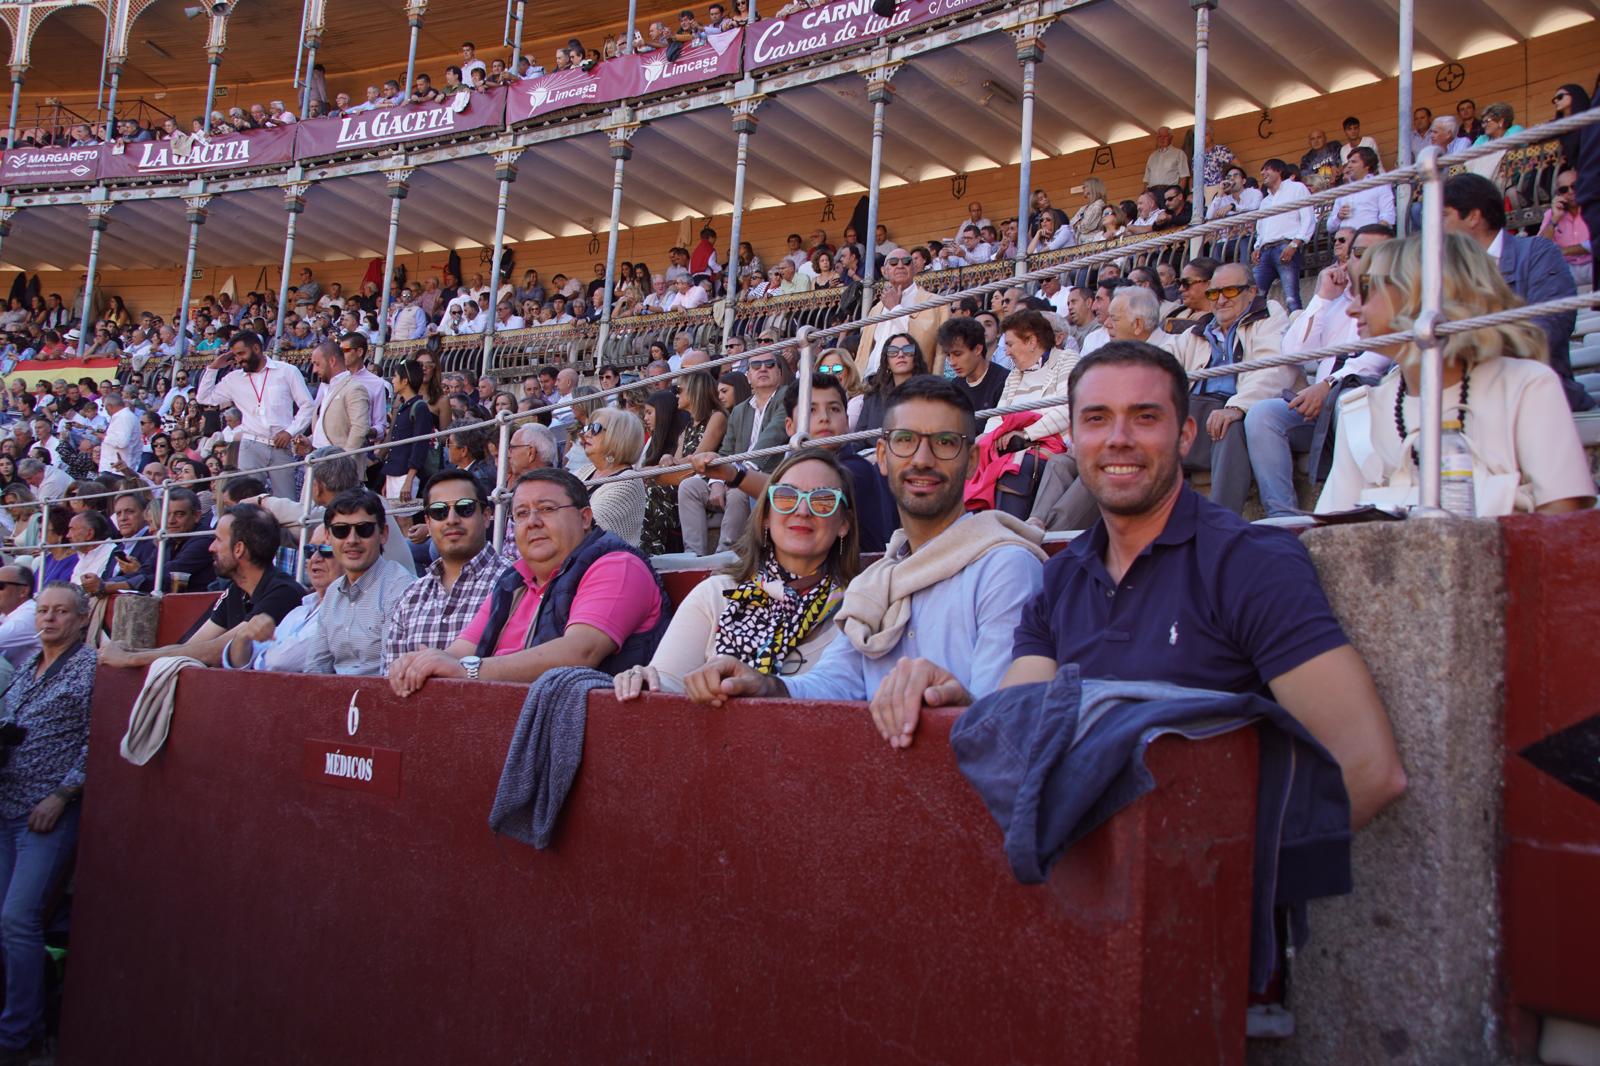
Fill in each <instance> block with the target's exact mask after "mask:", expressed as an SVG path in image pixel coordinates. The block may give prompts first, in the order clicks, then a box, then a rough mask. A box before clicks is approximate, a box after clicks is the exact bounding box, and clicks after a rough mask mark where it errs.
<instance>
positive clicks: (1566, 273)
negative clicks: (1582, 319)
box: [1500, 231, 1594, 411]
mask: <svg viewBox="0 0 1600 1066" xmlns="http://www.w3.org/2000/svg"><path fill="white" fill-rule="evenodd" d="M1500 276H1501V277H1503V278H1505V281H1506V284H1507V285H1509V286H1510V287H1511V291H1512V292H1514V293H1516V294H1517V295H1518V296H1520V297H1522V298H1523V300H1525V301H1527V302H1528V303H1530V304H1533V303H1540V302H1542V301H1545V300H1559V299H1561V298H1563V297H1566V296H1576V295H1577V294H1578V285H1577V283H1576V282H1575V281H1573V280H1572V271H1571V270H1570V269H1568V267H1567V260H1566V258H1565V257H1563V256H1562V254H1561V249H1560V248H1559V247H1557V246H1556V243H1555V241H1552V240H1550V239H1549V238H1547V237H1524V236H1521V235H1519V234H1515V233H1511V232H1510V231H1506V232H1505V233H1504V234H1503V240H1502V241H1501V245H1500ZM1537 321H1538V323H1539V325H1540V327H1541V328H1542V329H1543V330H1544V333H1545V336H1546V337H1547V338H1548V339H1549V341H1550V369H1552V370H1554V371H1555V372H1556V373H1557V374H1559V375H1561V387H1562V388H1563V389H1565V390H1566V393H1567V406H1569V407H1571V408H1572V409H1573V410H1574V411H1587V410H1588V409H1589V408H1591V407H1593V406H1594V400H1593V398H1591V397H1590V396H1589V394H1588V393H1587V392H1585V391H1584V389H1583V387H1582V386H1580V385H1579V384H1578V382H1577V381H1576V380H1575V379H1574V378H1573V376H1572V356H1571V353H1570V351H1569V350H1568V349H1569V346H1570V344H1571V340H1572V330H1573V328H1574V327H1575V326H1576V325H1577V324H1578V312H1576V311H1567V312H1565V313H1564V314H1558V315H1548V316H1546V317H1544V318H1541V319H1538V320H1537Z"/></svg>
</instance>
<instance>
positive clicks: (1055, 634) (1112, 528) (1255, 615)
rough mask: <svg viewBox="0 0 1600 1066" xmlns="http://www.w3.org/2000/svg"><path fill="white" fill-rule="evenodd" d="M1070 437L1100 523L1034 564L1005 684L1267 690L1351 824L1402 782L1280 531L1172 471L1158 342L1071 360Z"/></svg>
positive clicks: (1169, 360)
mask: <svg viewBox="0 0 1600 1066" xmlns="http://www.w3.org/2000/svg"><path fill="white" fill-rule="evenodd" d="M1068 393H1069V396H1070V400H1071V407H1072V443H1073V448H1074V451H1075V453H1076V454H1077V457H1078V470H1079V474H1080V476H1081V477H1082V479H1083V481H1084V484H1085V485H1087V487H1088V489H1089V492H1090V493H1091V495H1093V497H1094V499H1095V502H1096V503H1097V504H1098V505H1099V509H1100V521H1099V522H1097V523H1096V524H1095V525H1094V527H1093V528H1092V529H1090V530H1089V531H1088V532H1087V533H1086V534H1085V535H1083V536H1082V537H1079V538H1078V539H1077V540H1075V541H1074V542H1073V543H1072V544H1071V545H1070V546H1069V547H1068V548H1067V549H1066V550H1065V551H1063V552H1061V553H1060V554H1059V555H1057V556H1056V557H1055V558H1053V559H1052V560H1051V561H1050V563H1049V564H1048V565H1047V566H1046V567H1045V573H1044V588H1043V590H1042V591H1041V592H1040V593H1039V594H1038V595H1037V596H1036V597H1034V598H1033V599H1032V600H1031V601H1030V602H1029V603H1028V605H1027V607H1026V608H1025V609H1024V610H1023V612H1022V621H1021V623H1020V624H1019V625H1018V626H1017V630H1016V647H1015V656H1016V661H1015V662H1014V663H1012V665H1011V668H1010V670H1008V671H1007V672H1006V675H1005V678H1004V680H1003V681H1002V682H1001V687H1002V688H1009V687H1011V686H1013V685H1023V684H1030V683H1034V682H1048V681H1050V680H1051V679H1052V678H1054V677H1055V674H1056V670H1057V668H1058V667H1059V666H1060V665H1061V664H1063V663H1076V664H1077V666H1078V668H1079V670H1080V671H1081V672H1082V676H1083V677H1084V678H1103V679H1118V680H1121V681H1156V682H1165V683H1168V684H1174V685H1182V686H1186V687H1188V688H1194V689H1205V690H1209V691H1214V692H1235V693H1256V694H1259V695H1262V696H1265V697H1268V698H1271V699H1274V700H1276V701H1277V702H1278V703H1279V704H1281V705H1282V706H1283V708H1284V709H1285V710H1287V711H1288V712H1289V713H1290V714H1291V715H1293V716H1294V717H1295V718H1296V719H1298V720H1299V721H1300V723H1301V724H1302V725H1304V726H1305V727H1306V729H1307V731H1309V732H1310V733H1311V735H1312V736H1314V737H1315V738H1316V739H1317V740H1318V741H1319V742H1320V743H1321V744H1322V745H1323V746H1324V747H1325V748H1327V750H1328V752H1329V753H1330V754H1332V755H1333V756H1334V758H1335V759H1337V760H1338V762H1339V765H1340V768H1341V770H1342V771H1343V774H1344V780H1345V787H1346V790H1347V791H1348V793H1349V796H1350V818H1351V824H1352V825H1353V826H1355V827H1360V826H1361V825H1363V824H1365V823H1366V822H1367V821H1370V820H1371V818H1372V817H1373V815H1375V814H1376V813H1377V812H1378V810H1380V809H1381V808H1382V807H1383V806H1384V805H1385V804H1386V803H1388V802H1389V801H1391V800H1393V799H1394V798H1395V797H1396V796H1398V795H1399V794H1400V792H1401V791H1402V790H1403V789H1404V788H1405V771H1404V770H1403V769H1401V766H1400V757H1399V754H1398V752H1396V750H1395V745H1394V736H1393V733H1392V732H1391V730H1390V726H1389V718H1388V714H1387V713H1386V712H1385V710H1384V707H1383V703H1382V702H1381V701H1380V700H1379V698H1378V693H1377V690H1376V688H1375V687H1374V686H1373V683H1372V677H1371V675H1370V674H1369V673H1368V672H1367V667H1366V664H1365V663H1364V662H1363V661H1362V659H1361V656H1360V654H1359V653H1357V652H1356V650H1355V649H1354V648H1353V647H1351V645H1350V642H1349V640H1348V639H1347V638H1346V637H1345V634H1344V630H1343V629H1342V628H1341V627H1340V625H1339V622H1338V620H1337V619H1335V618H1334V616H1333V610H1332V608H1330V607H1329V605H1328V600H1327V597H1326V596H1325V595H1324V594H1323V591H1322V586H1321V584H1320V583H1319V582H1318V580H1317V574H1316V571H1315V570H1314V569H1313V568H1312V566H1311V558H1310V556H1309V555H1307V553H1306V550H1305V548H1304V547H1302V546H1301V544H1300V542H1299V540H1298V538H1296V537H1295V536H1294V535H1293V534H1292V533H1290V532H1288V531H1287V530H1283V529H1277V528H1273V527H1269V526H1257V525H1252V524H1250V523H1248V522H1245V521H1244V520H1243V519H1241V518H1239V517H1238V516H1237V515H1235V514H1233V513H1232V512H1230V511H1228V510H1227V509H1225V508H1223V507H1221V506H1219V505H1217V504H1214V503H1212V502H1210V501H1209V500H1206V499H1204V498H1203V497H1201V496H1200V495H1199V494H1198V493H1196V492H1194V491H1193V490H1191V489H1190V488H1189V487H1188V486H1186V485H1185V484H1184V482H1183V476H1182V466H1181V464H1182V460H1183V457H1184V455H1186V454H1187V453H1188V451H1189V448H1190V447H1191V446H1192V445H1193V444H1194V439H1195V434H1196V432H1197V429H1196V425H1195V421H1194V419H1193V418H1192V417H1190V415H1189V388H1188V380H1187V378H1186V376H1185V374H1184V371H1183V368H1182V367H1181V366H1180V365H1179V364H1178V362H1177V360H1176V359H1175V358H1173V356H1171V355H1170V354H1168V353H1167V352H1164V351H1162V350H1160V349H1158V348H1155V347H1153V346H1151V345H1148V344H1144V343H1141V342H1138V341H1113V342H1112V343H1110V344H1108V345H1106V346H1105V347H1103V348H1101V349H1100V350H1099V351H1098V352H1096V353H1094V355H1092V356H1085V357H1084V358H1083V359H1082V360H1081V361H1080V362H1079V363H1078V365H1077V366H1076V367H1074V368H1073V372H1072V377H1071V380H1070V382H1069V385H1068Z"/></svg>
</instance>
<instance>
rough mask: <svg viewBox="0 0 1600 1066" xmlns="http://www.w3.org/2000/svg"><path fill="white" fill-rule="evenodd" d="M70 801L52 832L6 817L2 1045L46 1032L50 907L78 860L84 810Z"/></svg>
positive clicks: (1, 830) (2, 838) (1, 852)
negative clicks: (46, 943) (80, 814)
mask: <svg viewBox="0 0 1600 1066" xmlns="http://www.w3.org/2000/svg"><path fill="white" fill-rule="evenodd" d="M81 809H82V808H81V805H80V804H77V803H70V804H68V805H67V809H66V810H65V811H63V812H62V814H61V818H60V820H59V821H57V822H56V827H55V828H54V829H52V830H51V831H50V832H48V833H35V832H34V831H33V830H31V829H29V828H28V816H27V815H22V816H21V817H19V818H3V819H0V892H3V894H4V900H5V902H4V903H3V904H0V943H3V945H4V948H5V962H6V1005H5V1012H4V1013H3V1014H0V1048H5V1049H8V1050H15V1049H17V1048H23V1047H27V1046H28V1044H30V1043H31V1042H32V1041H33V1040H34V1039H35V1038H37V1037H39V1036H42V1035H43V1034H44V995H45V971H44V920H45V917H46V915H45V913H44V908H45V904H46V902H47V901H48V900H49V898H50V894H51V893H52V892H53V891H54V890H55V888H56V886H57V884H58V883H59V882H60V880H61V875H62V874H63V873H64V872H65V871H66V868H67V865H68V864H69V863H70V862H71V861H72V853H73V849H74V848H75V847H76V846H77V843H78V812H79V811H80V810H81Z"/></svg>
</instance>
